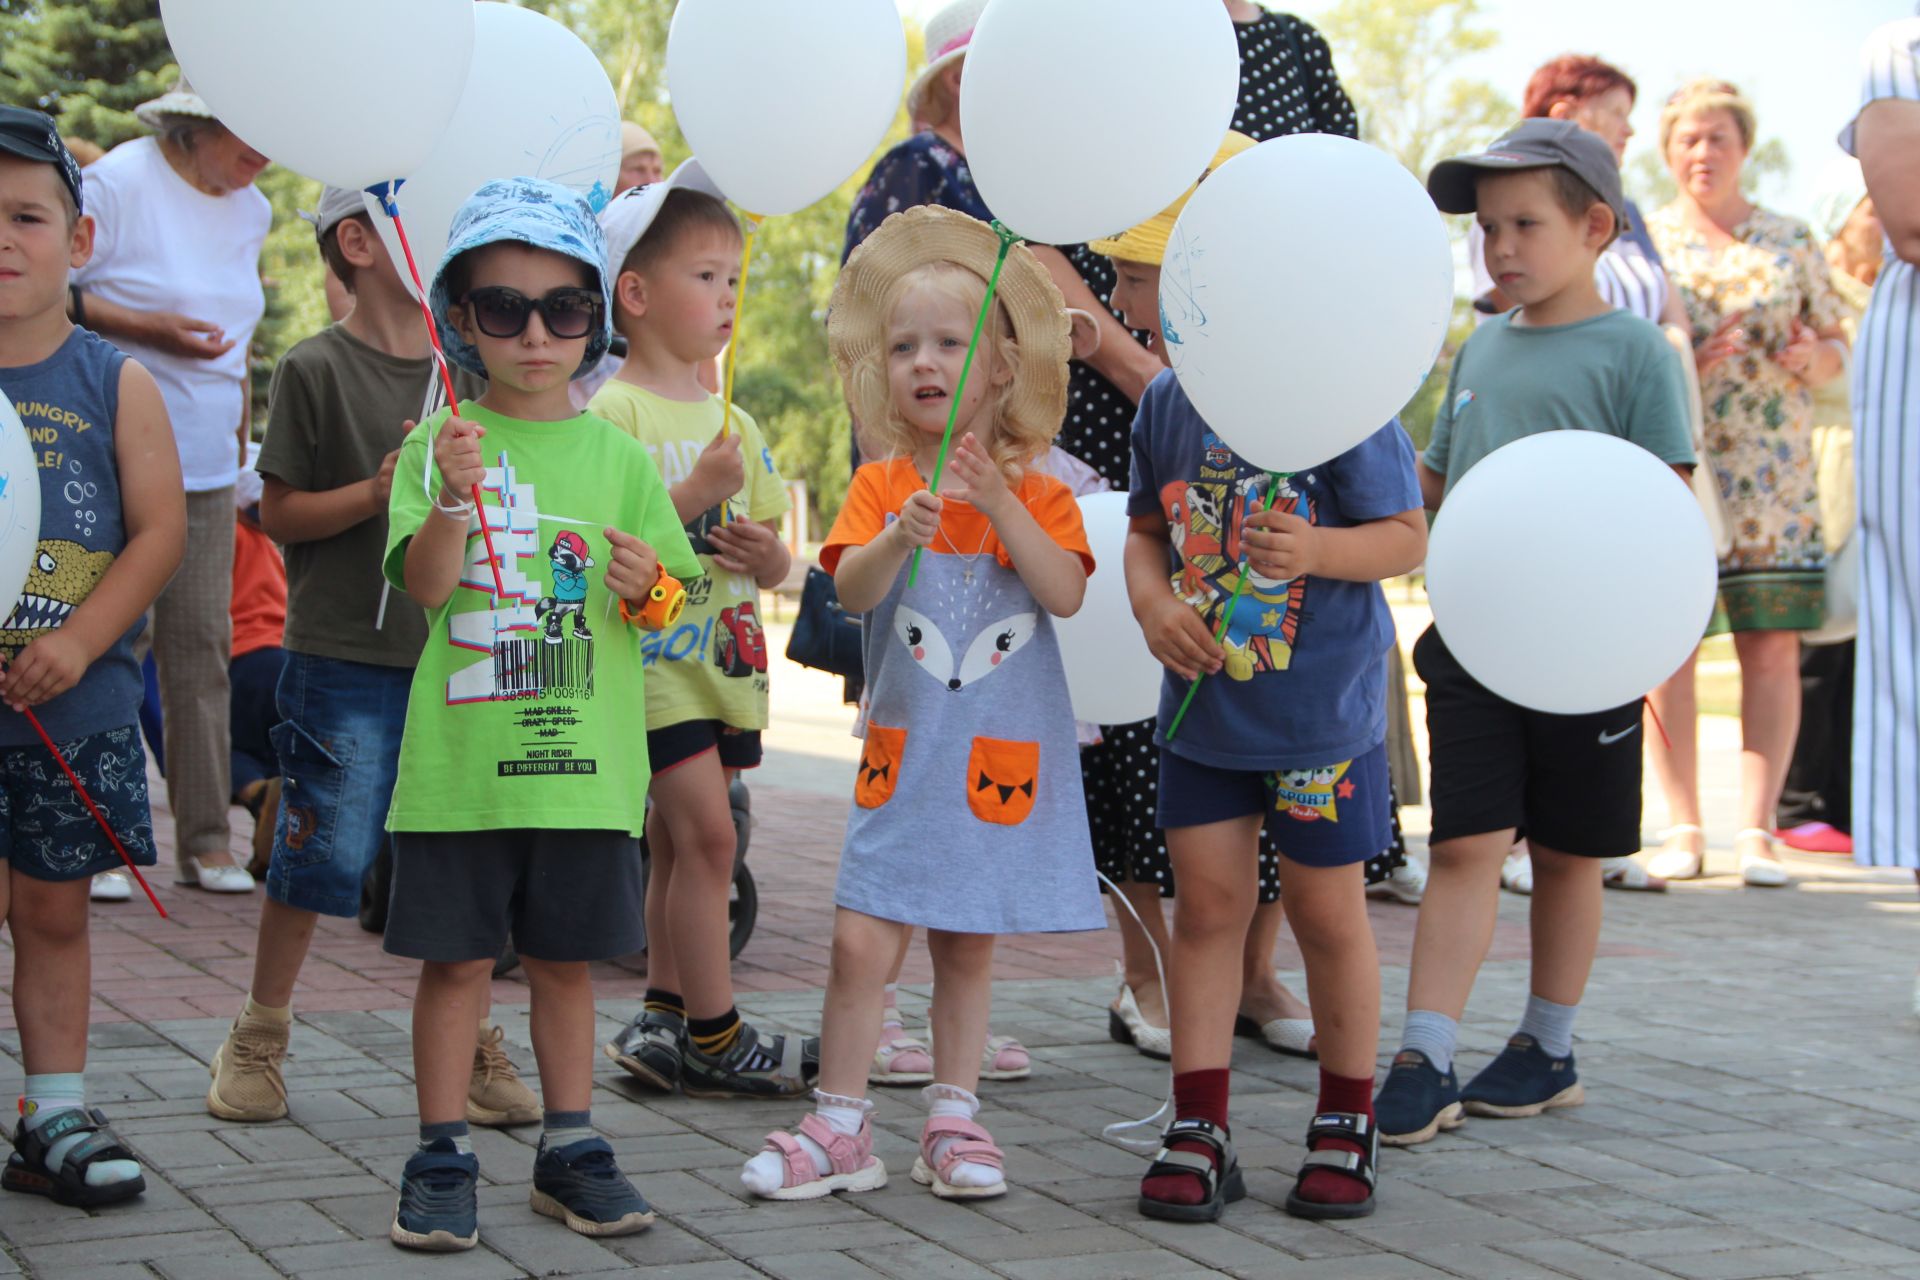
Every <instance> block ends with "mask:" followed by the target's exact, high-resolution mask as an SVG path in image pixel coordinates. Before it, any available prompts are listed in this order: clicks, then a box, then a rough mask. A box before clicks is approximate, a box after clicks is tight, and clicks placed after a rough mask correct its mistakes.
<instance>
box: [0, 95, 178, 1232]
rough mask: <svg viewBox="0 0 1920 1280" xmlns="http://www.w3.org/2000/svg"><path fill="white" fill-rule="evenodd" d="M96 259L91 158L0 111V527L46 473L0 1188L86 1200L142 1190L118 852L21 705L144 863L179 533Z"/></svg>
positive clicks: (2, 749)
mask: <svg viewBox="0 0 1920 1280" xmlns="http://www.w3.org/2000/svg"><path fill="white" fill-rule="evenodd" d="M92 255H93V219H91V218H88V217H86V216H84V214H83V212H82V207H81V189H80V166H79V165H78V164H76V163H74V159H73V156H72V155H71V154H69V153H68V151H67V148H66V146H65V144H64V143H62V142H61V141H60V135H59V132H58V131H57V130H56V129H55V128H54V124H53V121H52V120H51V119H50V118H48V117H47V116H45V115H42V114H41V113H40V112H38V111H27V110H24V109H22V108H19V107H0V387H4V388H5V389H6V391H5V394H6V396H7V398H8V400H9V401H11V402H12V403H13V405H14V406H15V408H16V410H17V411H18V413H19V415H20V419H21V426H20V427H18V428H14V429H15V430H22V429H23V430H24V431H25V432H26V433H27V438H28V439H29V440H31V441H32V452H31V454H30V455H28V456H30V457H31V458H32V462H33V469H32V470H28V471H26V472H25V473H24V474H20V473H15V474H10V475H9V474H5V471H6V470H7V468H0V526H4V525H5V524H7V523H9V522H12V521H16V520H18V519H19V518H20V517H21V516H22V515H24V514H25V513H24V512H22V511H21V509H20V503H21V494H20V493H18V492H15V487H16V486H25V485H29V484H34V483H36V481H35V479H34V471H37V472H38V474H39V479H38V481H37V483H38V485H39V499H40V522H39V530H38V531H39V533H40V534H41V535H42V536H41V537H40V539H39V541H38V544H37V545H36V546H33V547H31V548H30V555H31V559H30V560H29V561H28V563H27V566H26V581H25V583H24V584H22V583H20V582H18V581H17V580H16V581H15V582H14V583H13V584H10V585H12V586H15V587H19V588H21V590H20V595H19V598H18V600H17V602H16V601H11V600H10V601H7V602H6V603H5V606H4V607H5V608H6V609H7V613H6V615H5V618H4V621H0V701H4V702H5V703H6V708H7V709H5V710H0V815H4V820H3V821H0V862H4V863H5V864H6V865H5V867H4V869H3V870H0V917H4V918H5V920H6V924H7V932H8V934H9V935H10V936H11V938H12V941H13V946H14V950H15V953H16V955H15V965H14V984H13V1010H14V1016H15V1019H16V1020H17V1021H18V1023H19V1026H20V1050H21V1052H20V1058H21V1062H22V1065H23V1066H24V1067H25V1068H26V1082H25V1086H24V1087H23V1088H22V1090H21V1093H22V1097H21V1099H20V1127H19V1128H18V1129H17V1130H15V1132H14V1135H13V1155H12V1156H11V1157H9V1158H8V1160H7V1165H6V1170H5V1172H4V1173H0V1187H3V1188H5V1189H6V1190H8V1191H24V1192H27V1193H29V1194H32V1195H41V1196H48V1197H51V1198H52V1199H53V1200H54V1201H55V1202H57V1203H59V1204H67V1205H78V1206H80V1207H81V1208H94V1207H96V1206H99V1205H105V1204H113V1203H115V1202H117V1201H121V1200H126V1199H129V1198H130V1197H133V1196H137V1195H139V1194H140V1193H141V1192H142V1191H143V1190H145V1189H146V1179H145V1178H144V1177H143V1176H142V1174H141V1172H140V1165H139V1162H138V1161H137V1160H136V1159H135V1158H134V1155H133V1153H132V1152H131V1151H128V1150H127V1149H126V1148H125V1147H123V1146H121V1145H120V1143H119V1142H118V1141H117V1140H115V1138H114V1136H113V1134H112V1133H111V1132H109V1131H108V1129H107V1127H106V1121H105V1119H104V1118H102V1117H101V1115H100V1113H99V1112H98V1111H93V1110H89V1109H88V1107H87V1105H86V1093H85V1086H86V1082H85V1074H86V1065H87V1006H88V999H89V992H90V991H91V988H92V976H91V967H90V966H91V962H92V957H91V954H90V951H89V946H88V940H87V891H88V888H89V886H90V884H91V882H92V879H93V876H94V875H95V873H97V872H101V871H107V870H110V869H112V868H115V867H118V866H120V865H121V863H120V857H119V855H118V854H117V853H116V852H115V851H114V849H113V846H112V844H111V843H109V841H108V840H106V839H105V838H104V836H103V833H102V832H101V831H100V829H99V827H98V826H96V825H95V820H94V818H93V816H92V815H91V814H89V813H88V811H87V809H86V808H85V807H84V806H83V805H82V804H81V803H80V798H79V797H78V796H77V795H76V794H75V793H74V788H73V784H72V783H71V782H69V781H68V779H67V776H66V774H65V773H64V772H62V771H61V769H60V768H59V766H58V765H57V764H56V762H55V761H54V760H53V759H51V758H50V753H49V752H48V751H47V748H46V745H45V744H44V743H42V742H41V741H40V737H39V734H38V733H36V731H35V729H34V726H33V724H32V723H30V722H29V721H28V719H27V717H26V714H25V712H26V711H27V710H28V709H29V708H32V709H33V710H34V714H35V715H37V716H38V718H39V721H40V723H41V725H42V726H44V728H45V730H46V732H47V735H48V736H49V737H50V738H52V739H53V741H54V742H57V743H59V744H60V750H61V753H62V754H63V755H64V756H65V757H66V759H67V761H68V762H69V764H70V765H71V766H72V768H73V771H74V773H75V774H76V775H77V776H78V777H79V778H80V779H81V781H82V782H83V783H84V784H85V786H86V788H87V792H88V794H89V795H91V796H92V797H93V799H94V801H95V803H96V804H98V805H99V807H100V811H101V813H102V814H103V815H104V818H105V820H106V822H107V823H108V824H109V825H111V826H112V828H113V831H114V834H115V835H117V836H118V837H119V838H120V841H121V843H122V844H123V845H125V847H126V850H127V853H128V855H129V856H130V857H131V858H132V859H133V861H134V862H137V863H139V864H140V865H142V866H149V867H150V866H152V865H153V861H154V851H153V819H152V816H151V815H150V814H149V812H148V809H147V763H146V756H145V755H144V754H143V753H142V751H141V749H140V730H139V727H138V725H137V723H136V721H137V720H138V718H139V712H140V701H141V694H142V686H141V680H140V667H139V664H137V663H136V662H135V661H134V660H133V638H134V636H136V635H138V634H139V631H140V628H141V626H142V624H143V621H144V619H145V616H146V612H147V609H148V608H149V607H151V606H152V604H153V601H154V598H155V597H156V596H158V595H159V594H160V590H161V588H162V587H164V586H166V585H167V580H168V579H169V578H171V577H172V576H173V571H174V570H175V569H176V568H178V567H179V565H180V557H181V554H182V552H183V550H184V549H185V547H186V537H187V509H186V501H185V499H184V498H183V497H182V496H181V495H182V490H181V487H180V462H179V454H178V453H177V452H176V450H175V447H174V442H173V429H172V426H171V425H170V424H169V422H168V420H167V409H166V405H165V404H164V403H163V402H162V401H161V399H160V389H159V387H158V386H157V385H155V383H154V380H153V377H152V375H151V374H149V373H148V372H147V371H146V370H145V369H143V368H141V367H140V366H139V365H138V364H136V363H134V362H133V361H132V360H129V359H127V358H126V356H124V355H122V354H121V353H120V352H119V351H118V350H116V349H115V348H114V347H113V346H112V345H111V344H109V343H107V342H105V341H103V340H101V339H100V338H98V337H96V336H94V335H93V334H91V333H88V332H87V331H86V330H84V329H77V328H75V327H74V325H73V323H72V322H71V321H69V320H68V319H67V280H68V275H69V273H70V272H71V271H72V270H73V269H74V268H77V267H81V266H84V265H86V262H87V260H88V259H89V258H90V257H92ZM16 447H18V448H20V449H24V447H25V446H22V445H17V444H16ZM9 452H11V450H9ZM16 456H17V455H16ZM11 531H12V532H13V533H14V535H15V536H16V537H19V536H25V537H28V538H31V537H32V536H33V535H32V533H31V532H29V531H27V530H21V529H17V528H15V529H13V530H11ZM15 572H16V573H17V572H19V569H18V568H16V569H15Z"/></svg>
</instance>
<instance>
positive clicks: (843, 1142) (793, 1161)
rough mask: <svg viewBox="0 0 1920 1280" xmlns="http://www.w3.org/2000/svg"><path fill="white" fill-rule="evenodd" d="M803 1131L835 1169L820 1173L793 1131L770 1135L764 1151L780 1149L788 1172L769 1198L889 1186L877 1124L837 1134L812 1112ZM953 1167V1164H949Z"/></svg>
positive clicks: (799, 1197)
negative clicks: (878, 1150)
mask: <svg viewBox="0 0 1920 1280" xmlns="http://www.w3.org/2000/svg"><path fill="white" fill-rule="evenodd" d="M800 1132H801V1133H803V1134H805V1135H806V1136H807V1137H809V1138H811V1139H813V1140H814V1141H815V1142H817V1143H819V1144H820V1147H821V1149H822V1150H824V1151H825V1152H826V1153H827V1160H828V1161H829V1162H830V1163H831V1164H832V1166H833V1168H832V1170H831V1171H830V1172H828V1173H816V1172H815V1171H814V1166H813V1157H812V1156H811V1155H809V1154H808V1153H807V1150H806V1148H804V1147H802V1146H801V1145H800V1141H799V1139H797V1138H795V1137H794V1136H793V1135H792V1134H790V1133H783V1132H775V1133H770V1134H768V1135H767V1141H766V1145H765V1146H763V1147H761V1150H762V1151H774V1152H778V1153H779V1155H780V1158H781V1159H782V1160H783V1161H785V1162H786V1166H787V1168H786V1173H785V1176H784V1178H783V1179H782V1181H781V1184H780V1189H779V1190H778V1191H774V1192H770V1193H768V1195H767V1197H766V1198H767V1199H769V1200H818V1199H820V1198H821V1197H822V1196H829V1195H832V1194H833V1193H834V1192H836V1191H877V1190H879V1189H880V1188H881V1187H884V1186H886V1185H887V1166H886V1165H885V1164H884V1163H883V1162H882V1161H881V1160H880V1158H879V1157H878V1156H876V1155H874V1154H873V1124H872V1122H871V1121H868V1122H867V1123H865V1124H862V1125H861V1126H860V1134H859V1136H858V1137H853V1138H849V1137H848V1136H847V1135H846V1134H844V1133H835V1132H834V1131H833V1127H832V1126H831V1125H829V1124H828V1123H827V1122H826V1121H825V1120H822V1119H821V1118H820V1117H819V1116H818V1115H815V1114H809V1115H808V1116H807V1117H806V1118H805V1119H803V1120H802V1121H801V1122H800ZM949 1167H950V1166H949Z"/></svg>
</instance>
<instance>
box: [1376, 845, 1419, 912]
mask: <svg viewBox="0 0 1920 1280" xmlns="http://www.w3.org/2000/svg"><path fill="white" fill-rule="evenodd" d="M1367 896H1368V897H1369V898H1391V899H1392V900H1393V901H1395V902H1404V903H1405V904H1406V905H1408V906H1409V907H1417V906H1419V905H1420V900H1421V899H1422V898H1424V897H1426V896H1427V864H1426V863H1424V862H1422V861H1420V860H1419V859H1418V858H1415V857H1414V856H1413V855H1412V854H1408V855H1407V860H1406V861H1405V862H1403V863H1401V864H1400V865H1399V866H1397V867H1395V868H1394V869H1393V871H1392V873H1391V874H1389V875H1388V876H1387V878H1386V879H1385V880H1382V881H1381V882H1380V883H1379V884H1370V885H1368V886H1367Z"/></svg>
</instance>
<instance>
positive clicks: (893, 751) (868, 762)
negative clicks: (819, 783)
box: [853, 720, 907, 809]
mask: <svg viewBox="0 0 1920 1280" xmlns="http://www.w3.org/2000/svg"><path fill="white" fill-rule="evenodd" d="M906 753H907V731H906V730H905V729H890V728H888V727H887V726H886V725H883V724H875V723H873V722H872V721H871V720H869V721H868V722H867V740H866V745H865V746H863V747H861V748H860V772H859V776H858V777H856V778H855V779H854V782H853V802H854V803H855V804H857V805H859V806H860V807H861V808H862V809H878V808H879V807H880V806H881V805H883V804H885V803H886V802H887V801H889V800H891V799H893V789H894V788H895V787H897V786H898V785H900V760H901V758H902V757H903V756H905V755H906Z"/></svg>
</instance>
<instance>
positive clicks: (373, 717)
mask: <svg viewBox="0 0 1920 1280" xmlns="http://www.w3.org/2000/svg"><path fill="white" fill-rule="evenodd" d="M412 684H413V672H412V671H410V670H407V669H405V668H402V667H379V666H373V665H371V664H369V663H364V662H348V661H345V660H343V659H339V658H322V657H316V656H314V655H312V654H305V653H289V654H287V665H286V669H285V670H284V671H283V672H282V673H281V675H280V689H279V694H278V698H277V701H278V703H279V708H280V715H281V717H282V719H281V721H280V723H279V724H277V725H275V726H274V727H273V733H272V737H273V748H274V752H275V754H277V755H278V756H279V758H280V776H281V778H282V779H284V782H283V784H282V791H281V799H280V818H279V821H278V823H277V824H276V825H275V827H274V832H273V857H272V860H271V861H270V862H269V864H268V866H267V896H268V897H270V898H272V899H273V900H274V901H275V902H281V903H285V904H286V905H287V906H290V907H298V908H300V909H301V910H303V911H315V912H319V913H320V914H321V915H329V916H351V915H353V914H354V913H355V912H356V911H358V910H359V907H360V882H361V881H362V880H363V879H365V878H366V874H367V868H368V867H370V866H372V865H373V860H374V858H375V857H376V856H377V855H378V854H379V853H380V851H381V850H382V849H384V848H386V847H387V806H388V804H389V803H391V802H392V800H393V784H394V779H395V777H396V775H397V773H398V770H399V766H400V735H401V732H402V731H403V729H404V728H405V726H406V721H407V691H408V689H409V687H410V686H411V685H412Z"/></svg>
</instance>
